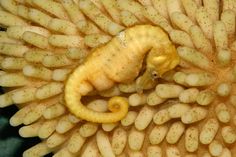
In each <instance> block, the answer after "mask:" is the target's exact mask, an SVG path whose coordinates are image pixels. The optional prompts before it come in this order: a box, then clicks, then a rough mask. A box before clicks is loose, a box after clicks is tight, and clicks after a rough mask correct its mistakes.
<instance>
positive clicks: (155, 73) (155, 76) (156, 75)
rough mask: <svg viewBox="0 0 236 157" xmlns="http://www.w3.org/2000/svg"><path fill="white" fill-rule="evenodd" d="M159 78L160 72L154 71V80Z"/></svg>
mask: <svg viewBox="0 0 236 157" xmlns="http://www.w3.org/2000/svg"><path fill="white" fill-rule="evenodd" d="M158 77H159V75H158V72H156V71H152V79H157V78H158Z"/></svg>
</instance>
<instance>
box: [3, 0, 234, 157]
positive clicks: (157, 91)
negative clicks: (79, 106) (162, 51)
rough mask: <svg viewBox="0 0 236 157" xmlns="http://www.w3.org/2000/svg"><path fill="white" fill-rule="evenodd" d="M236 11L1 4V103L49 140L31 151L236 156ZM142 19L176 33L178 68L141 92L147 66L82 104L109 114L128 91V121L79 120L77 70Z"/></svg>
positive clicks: (41, 0)
mask: <svg viewBox="0 0 236 157" xmlns="http://www.w3.org/2000/svg"><path fill="white" fill-rule="evenodd" d="M235 14H236V2H235V1H233V0H222V1H219V0H138V1H134V0H124V1H122V0H0V24H1V27H2V28H5V29H6V31H1V32H0V68H1V71H0V86H2V87H4V89H5V93H4V94H2V95H0V107H1V108H3V107H7V106H10V105H12V104H16V105H17V106H18V108H19V111H18V112H16V113H15V114H14V115H13V116H12V117H11V119H10V124H11V125H12V126H19V125H23V126H22V127H21V128H20V130H19V134H20V135H21V136H22V137H25V138H27V137H39V138H40V139H41V141H42V142H41V143H39V144H37V145H35V146H33V147H31V148H30V149H28V150H26V151H25V152H24V153H23V156H24V157H38V156H44V155H46V154H49V153H51V152H52V153H53V154H54V155H53V156H54V157H60V156H63V157H75V156H81V157H95V156H104V157H113V156H119V157H125V156H130V157H143V156H148V157H154V156H155V157H161V156H167V157H180V156H186V157H208V156H219V157H231V156H233V155H234V154H236V144H235V141H236V114H235V113H236V110H235V109H236V91H235V90H236V88H235V81H236V66H235V62H236V60H235V57H236V55H235V54H234V53H236V40H235ZM140 24H150V25H154V26H155V25H156V26H159V27H161V28H162V29H163V30H164V31H165V32H166V33H167V34H168V35H169V37H170V40H171V41H172V42H173V43H174V44H175V46H176V49H177V52H178V55H179V56H180V58H181V61H180V64H179V65H178V67H176V68H175V69H174V70H172V71H169V72H168V73H166V74H165V75H164V76H163V77H162V78H159V79H158V80H156V81H155V82H152V83H151V84H150V85H148V86H147V88H146V89H145V90H144V91H143V93H140V92H137V91H136V89H137V88H136V83H137V82H138V81H140V79H141V73H142V72H141V73H140V75H139V77H138V78H137V79H136V80H135V81H133V82H131V83H127V84H117V85H115V86H114V87H113V88H111V89H109V90H106V91H100V92H99V91H95V92H94V93H90V96H87V97H86V98H85V99H84V100H83V101H84V102H86V103H87V104H88V107H89V108H91V109H93V110H96V111H98V112H106V111H107V101H108V99H109V98H110V97H113V96H117V95H122V96H124V97H127V100H128V102H129V106H130V107H129V112H128V114H127V115H126V117H125V118H124V119H122V120H121V121H119V122H116V123H110V124H105V123H104V124H98V123H92V122H89V121H85V120H83V119H80V118H77V117H75V116H74V115H73V114H71V113H70V112H69V111H68V110H67V108H66V107H65V101H64V86H65V81H66V79H67V78H68V76H69V75H70V73H71V72H72V71H73V69H75V68H76V67H78V66H79V65H80V64H81V63H83V61H84V60H85V59H86V57H87V55H88V54H89V53H90V52H91V51H92V50H93V49H96V48H97V47H99V46H101V45H104V44H105V43H107V42H109V41H110V40H111V39H112V38H113V37H114V36H116V35H118V34H119V33H120V32H121V31H123V30H124V29H126V28H128V27H132V26H135V25H140ZM143 64H144V65H143V67H144V68H145V63H143ZM19 156H20V154H19Z"/></svg>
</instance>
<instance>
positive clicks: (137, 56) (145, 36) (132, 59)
mask: <svg viewBox="0 0 236 157" xmlns="http://www.w3.org/2000/svg"><path fill="white" fill-rule="evenodd" d="M147 53H148V55H147V60H146V72H145V73H144V75H143V76H144V77H143V79H142V80H143V81H141V83H140V84H138V86H140V87H139V89H142V88H143V86H144V85H145V82H148V80H150V79H153V78H154V77H156V76H158V77H161V76H162V75H163V74H164V73H165V72H167V71H169V70H171V69H173V68H174V67H176V65H178V63H179V57H178V55H177V53H176V49H175V47H174V45H173V44H172V43H171V41H170V40H169V38H168V36H167V34H166V33H165V32H164V31H163V30H162V29H161V28H159V27H157V26H152V25H137V26H134V27H132V28H128V29H126V30H124V31H122V32H120V33H119V34H118V35H117V36H116V37H114V38H113V39H112V40H111V41H110V42H109V43H107V44H106V45H104V46H102V47H99V48H97V49H95V50H94V52H92V53H91V55H90V56H88V57H87V59H86V60H85V61H84V63H83V64H81V65H80V66H78V67H77V68H76V69H75V70H74V71H73V73H72V74H71V75H70V76H69V78H68V80H67V82H66V86H65V102H66V106H67V107H68V109H69V110H70V112H71V113H73V114H74V115H75V116H77V117H79V118H81V119H84V120H87V121H90V122H97V123H112V122H117V121H119V120H121V119H122V118H123V117H124V116H125V115H126V113H127V112H128V102H127V100H126V99H125V98H123V97H118V96H117V97H113V98H111V99H110V100H109V101H108V109H109V110H110V111H111V112H106V113H101V112H96V111H93V110H91V109H88V108H87V107H86V106H84V105H83V104H82V103H81V97H82V96H84V95H86V94H87V93H89V92H91V91H92V90H93V88H95V89H96V90H105V89H109V88H111V87H112V86H113V85H114V84H115V83H127V82H129V81H132V80H134V79H135V78H136V77H137V76H138V74H139V71H140V69H141V67H142V62H143V60H144V57H145V55H146V54H147Z"/></svg>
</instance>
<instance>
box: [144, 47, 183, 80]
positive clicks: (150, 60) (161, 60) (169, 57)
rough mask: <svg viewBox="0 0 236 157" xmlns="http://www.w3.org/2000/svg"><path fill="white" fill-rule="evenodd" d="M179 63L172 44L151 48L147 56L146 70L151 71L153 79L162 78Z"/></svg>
mask: <svg viewBox="0 0 236 157" xmlns="http://www.w3.org/2000/svg"><path fill="white" fill-rule="evenodd" d="M179 62H180V58H179V56H178V54H177V51H176V48H175V46H174V45H172V44H168V46H161V47H158V48H153V49H151V51H150V52H149V54H148V56H147V68H148V69H151V70H150V71H151V72H152V75H153V77H162V76H163V74H165V73H166V72H168V71H170V70H172V69H174V68H175V67H176V66H177V65H178V64H179Z"/></svg>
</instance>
